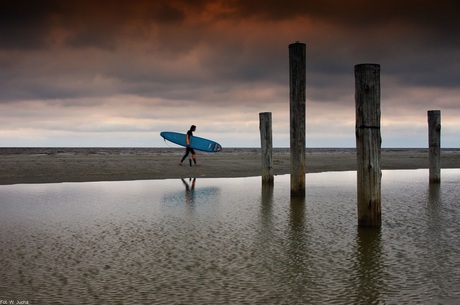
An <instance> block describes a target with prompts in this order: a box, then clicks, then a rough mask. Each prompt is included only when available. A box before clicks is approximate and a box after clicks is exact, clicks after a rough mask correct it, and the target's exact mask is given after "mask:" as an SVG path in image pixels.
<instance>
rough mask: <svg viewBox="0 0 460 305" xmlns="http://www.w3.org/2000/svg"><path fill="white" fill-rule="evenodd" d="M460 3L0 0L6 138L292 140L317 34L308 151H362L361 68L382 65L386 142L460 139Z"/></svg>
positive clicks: (0, 88)
mask: <svg viewBox="0 0 460 305" xmlns="http://www.w3.org/2000/svg"><path fill="white" fill-rule="evenodd" d="M458 12H460V1H457V0H437V1H431V0H430V1H426V0H404V1H402V0H372V1H371V0H315V1H310V0H297V1H295V0H294V1H289V0H284V1H274V0H265V1H259V0H222V1H219V0H217V1H213V0H194V1H189V0H165V1H162V0H153V1H152V0H142V1H138V0H130V1H116V0H107V1H105V0H78V1H76V0H75V1H73V0H69V1H60V0H28V1H25V0H11V1H10V0H0V147H94V146H97V147H167V146H174V145H173V144H167V143H165V142H164V141H163V139H162V138H161V137H160V135H159V134H160V132H161V131H176V132H184V133H185V132H186V131H187V130H188V129H189V127H190V125H192V124H194V125H196V126H197V130H196V132H195V135H196V136H200V137H204V138H210V139H213V140H215V141H217V142H219V143H220V144H221V145H222V146H223V147H224V148H225V147H259V146H260V133H259V113H261V112H272V117H273V119H272V120H273V145H274V146H275V147H289V50H288V46H289V44H291V43H294V42H296V41H299V42H302V43H305V44H306V105H307V106H306V108H307V110H306V111H307V116H306V126H307V127H306V137H307V140H306V142H307V147H355V145H356V144H355V141H356V140H355V98H354V95H355V84H354V81H355V79H354V66H355V65H357V64H361V63H376V64H380V66H381V72H380V78H381V83H380V84H381V135H382V147H389V148H391V147H421V148H424V147H427V146H428V124H427V111H428V110H441V121H442V123H441V125H442V131H441V133H442V139H441V146H442V147H451V148H453V147H455V148H458V147H460V136H459V135H460V120H459V118H460V38H459V37H460V18H459V16H458Z"/></svg>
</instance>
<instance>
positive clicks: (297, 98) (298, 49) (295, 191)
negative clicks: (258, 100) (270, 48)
mask: <svg viewBox="0 0 460 305" xmlns="http://www.w3.org/2000/svg"><path fill="white" fill-rule="evenodd" d="M305 87H306V45H305V44H304V43H299V42H296V43H293V44H290V45H289V91H290V92H289V93H290V94H289V101H290V122H291V125H290V126H291V128H290V139H291V140H290V147H291V196H293V197H305V146H306V145H305V144H306V140H305V111H306V101H305V100H306V94H305Z"/></svg>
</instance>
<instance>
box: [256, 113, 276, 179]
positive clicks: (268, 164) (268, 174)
mask: <svg viewBox="0 0 460 305" xmlns="http://www.w3.org/2000/svg"><path fill="white" fill-rule="evenodd" d="M259 130H260V144H261V161H262V183H263V184H273V158H272V156H273V140H272V113H271V112H261V113H259Z"/></svg>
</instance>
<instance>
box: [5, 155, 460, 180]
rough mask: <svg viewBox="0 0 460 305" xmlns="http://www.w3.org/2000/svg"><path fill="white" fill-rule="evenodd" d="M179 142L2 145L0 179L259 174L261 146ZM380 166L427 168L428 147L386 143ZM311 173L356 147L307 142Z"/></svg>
mask: <svg viewBox="0 0 460 305" xmlns="http://www.w3.org/2000/svg"><path fill="white" fill-rule="evenodd" d="M183 153H184V149H183V148H180V147H161V148H155V147H152V148H126V147H124V148H121V147H3V148H0V167H1V168H2V170H1V171H0V184H19V183H58V182H85V181H121V180H146V179H177V178H227V177H250V176H260V173H261V170H260V164H261V161H260V148H256V147H255V148H225V147H224V149H223V151H222V152H220V153H203V152H197V160H198V162H199V163H201V166H199V167H190V166H179V165H178V163H179V161H180V158H181V157H182V155H183ZM441 167H442V168H460V148H443V149H442V153H441ZM381 168H382V170H385V169H418V168H428V148H382V159H381ZM273 169H274V173H275V175H282V174H289V173H290V155H289V148H274V149H273ZM306 170H307V173H315V172H327V171H350V170H351V171H353V170H356V153H355V148H307V149H306Z"/></svg>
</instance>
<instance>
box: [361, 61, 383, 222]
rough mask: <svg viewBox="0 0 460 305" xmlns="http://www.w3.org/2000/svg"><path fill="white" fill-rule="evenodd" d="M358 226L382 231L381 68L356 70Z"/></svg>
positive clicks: (369, 67)
mask: <svg viewBox="0 0 460 305" xmlns="http://www.w3.org/2000/svg"><path fill="white" fill-rule="evenodd" d="M355 102H356V157H357V163H358V170H357V176H358V225H359V226H367V227H380V226H381V222H382V216H381V177H382V172H381V170H380V156H381V142H382V139H381V136H380V65H378V64H360V65H356V66H355Z"/></svg>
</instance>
